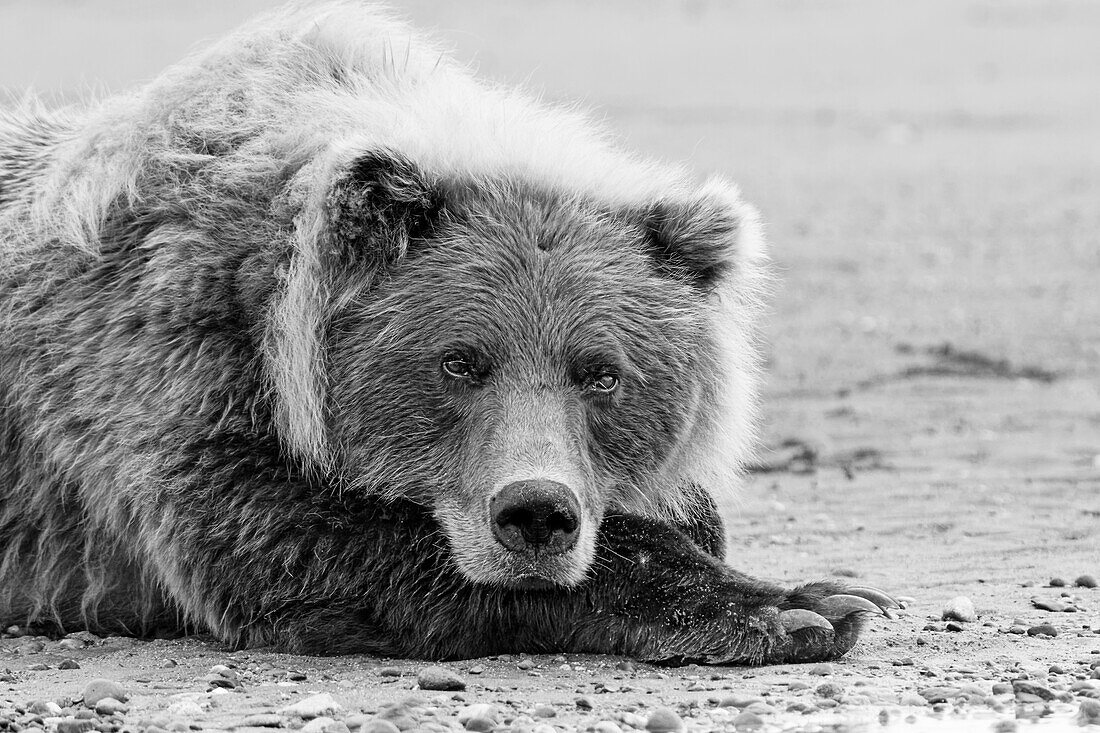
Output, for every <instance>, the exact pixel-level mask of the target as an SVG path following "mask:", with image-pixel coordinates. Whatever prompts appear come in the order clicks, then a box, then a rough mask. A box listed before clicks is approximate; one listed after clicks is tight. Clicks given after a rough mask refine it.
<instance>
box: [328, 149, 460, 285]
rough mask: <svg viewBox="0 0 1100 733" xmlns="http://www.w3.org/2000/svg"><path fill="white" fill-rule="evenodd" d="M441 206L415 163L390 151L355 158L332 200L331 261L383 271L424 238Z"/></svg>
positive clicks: (438, 197)
mask: <svg viewBox="0 0 1100 733" xmlns="http://www.w3.org/2000/svg"><path fill="white" fill-rule="evenodd" d="M442 206H443V198H442V194H441V192H440V191H439V190H438V189H437V188H436V187H435V186H433V185H432V183H430V182H429V181H428V179H427V177H426V176H425V175H424V173H423V172H422V171H421V170H420V169H419V167H417V166H416V165H415V164H414V163H413V162H412V161H410V160H409V159H407V158H406V157H404V156H403V155H400V154H398V153H395V152H392V151H384V150H379V151H372V152H370V153H367V154H365V155H363V156H361V157H359V158H357V159H356V160H355V161H354V162H353V163H352V164H351V165H350V166H349V167H348V169H347V170H346V172H345V173H344V174H343V175H342V176H341V177H340V178H339V179H338V180H337V182H336V183H335V185H334V186H333V188H332V192H331V194H330V195H329V216H330V222H331V231H330V237H331V239H330V241H331V249H330V251H329V253H328V254H329V256H330V257H332V258H333V259H334V260H335V261H337V262H339V263H342V266H343V267H347V268H356V267H359V266H364V267H367V268H370V269H382V268H384V267H386V266H389V265H391V264H393V263H395V262H397V261H399V260H400V259H402V258H403V257H404V256H405V255H406V254H407V253H408V249H409V243H410V241H413V240H415V239H418V238H422V237H426V236H428V235H429V234H430V233H431V230H432V228H433V227H434V226H435V221H436V219H437V217H438V216H439V213H440V211H441V209H442Z"/></svg>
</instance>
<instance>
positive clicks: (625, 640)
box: [262, 502, 897, 664]
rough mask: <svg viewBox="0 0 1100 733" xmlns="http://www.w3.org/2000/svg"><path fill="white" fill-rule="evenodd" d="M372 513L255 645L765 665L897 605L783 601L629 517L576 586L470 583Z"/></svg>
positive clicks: (837, 592) (404, 515)
mask: <svg viewBox="0 0 1100 733" xmlns="http://www.w3.org/2000/svg"><path fill="white" fill-rule="evenodd" d="M370 503H371V504H373V506H371V507H370V508H368V509H366V511H363V510H362V509H361V510H360V512H357V515H358V520H357V521H356V522H355V523H354V524H352V525H344V526H343V527H341V529H342V530H343V531H342V532H341V534H343V542H342V543H341V544H342V545H343V546H342V547H340V549H339V551H337V552H336V553H332V554H328V565H327V567H326V568H325V569H323V570H320V571H319V572H318V574H321V573H324V574H325V575H327V576H328V577H327V579H328V580H329V583H328V585H329V593H325V594H323V596H322V597H320V598H315V599H313V600H314V601H315V602H311V599H310V598H309V595H310V594H308V593H300V592H299V593H296V594H295V596H296V602H294V603H291V604H286V605H282V606H281V608H279V609H278V610H275V609H268V613H265V614H263V615H262V617H265V619H266V620H267V621H269V622H273V626H274V628H273V629H272V631H273V632H274V633H273V634H272V635H271V636H269V634H270V633H271V632H268V633H265V634H264V635H263V636H265V637H267V638H271V639H272V640H273V641H274V643H276V644H277V645H279V646H282V647H284V648H288V649H291V650H295V651H308V652H315V653H318V652H319V653H341V652H355V651H365V652H373V653H380V654H387V655H393V656H409V657H421V658H423V657H427V658H437V659H441V658H461V657H476V656H484V655H489V654H499V653H506V652H510V653H516V652H591V653H608V654H622V655H627V656H632V657H635V658H638V659H643V660H648V661H665V662H682V661H700V662H707V663H714V664H727V663H728V664H765V663H779V662H801V661H817V660H824V659H832V658H836V657H838V656H840V655H842V654H844V653H845V652H846V651H848V649H850V648H851V646H852V645H853V644H854V643H855V641H856V640H857V638H858V635H859V631H860V628H861V626H862V623H863V621H864V619H865V617H866V616H867V615H869V614H883V613H884V610H883V609H887V608H896V607H897V603H896V602H895V601H894V600H893V599H892V598H890V597H889V596H887V595H886V594H884V593H881V592H880V591H876V590H874V589H868V588H847V589H846V588H844V587H843V586H841V585H838V584H830V583H822V584H816V585H810V586H803V587H802V588H799V589H796V590H793V591H787V590H784V589H782V588H780V587H779V586H776V585H773V584H771V583H766V582H762V581H759V580H755V579H752V578H750V577H748V576H745V575H743V574H740V573H738V572H736V571H734V570H732V569H730V568H728V567H727V566H725V565H724V564H723V563H722V562H721V561H720V560H718V559H717V558H715V557H714V556H713V555H711V554H708V552H706V551H704V550H702V549H700V548H699V547H698V546H697V545H696V543H695V542H693V541H692V540H691V539H689V538H688V536H687V535H686V534H685V533H684V532H682V531H681V530H680V529H678V528H676V527H673V526H671V525H668V524H665V523H662V522H658V521H655V520H651V519H647V518H643V517H637V516H610V517H607V518H605V520H604V522H603V524H602V526H601V529H600V535H599V540H598V549H597V555H596V559H595V562H594V563H593V565H592V568H591V569H590V572H589V575H588V577H587V579H586V580H585V581H584V582H583V583H581V584H580V585H579V586H577V587H575V588H561V587H550V588H537V589H509V588H502V587H497V586H487V585H479V584H475V583H471V582H470V581H468V580H466V579H465V578H464V577H463V576H462V575H461V573H460V572H459V571H458V569H457V567H456V565H455V563H454V561H453V558H452V557H451V556H450V550H449V547H448V543H447V540H446V539H445V537H444V536H443V534H442V532H441V531H440V529H439V527H438V525H437V524H436V523H435V521H434V520H433V519H432V518H431V517H430V516H429V515H428V514H427V512H426V511H425V510H424V509H422V508H420V507H417V506H415V505H413V504H410V503H408V502H395V503H392V504H383V503H377V504H374V503H373V502H370ZM338 524H343V523H342V522H340V523H338ZM344 532H347V534H345V533H344ZM326 544H327V545H328V547H329V549H330V552H331V551H332V550H335V549H336V548H335V547H333V545H332V544H331V543H327V542H326ZM310 574H313V573H310ZM335 578H342V581H340V582H338V583H336V584H335V585H334V584H332V581H333V579H335ZM272 611H274V613H272ZM272 637H273V638H272Z"/></svg>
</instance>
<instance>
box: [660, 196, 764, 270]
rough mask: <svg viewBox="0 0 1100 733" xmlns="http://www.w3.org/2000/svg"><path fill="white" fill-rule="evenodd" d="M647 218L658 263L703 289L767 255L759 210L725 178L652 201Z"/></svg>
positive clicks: (661, 268) (752, 264) (663, 268)
mask: <svg viewBox="0 0 1100 733" xmlns="http://www.w3.org/2000/svg"><path fill="white" fill-rule="evenodd" d="M643 218H644V226H645V230H646V234H647V244H648V250H649V254H650V256H651V257H652V258H653V260H654V262H655V264H656V265H657V268H658V269H659V270H660V271H662V272H664V273H666V274H668V275H670V276H672V277H675V278H677V279H682V280H686V281H687V282H689V283H691V284H692V285H693V286H695V287H696V288H699V289H700V290H702V291H706V292H709V291H711V290H713V289H714V288H715V287H717V286H718V284H719V283H720V282H722V281H723V280H725V279H726V278H727V277H728V276H729V275H731V274H733V273H736V272H737V271H739V270H741V269H743V268H746V267H752V266H754V265H755V264H756V263H758V262H759V261H761V260H762V258H763V257H764V254H763V249H762V243H761V239H760V232H759V222H758V220H757V219H758V217H757V214H756V211H755V210H754V209H753V208H752V207H751V206H749V205H748V204H746V203H745V202H744V201H743V200H742V199H741V194H740V191H738V189H737V187H736V186H734V185H733V184H731V183H728V182H726V181H724V180H722V179H720V178H714V179H711V180H710V181H708V182H707V183H706V184H704V185H703V186H702V187H701V188H699V189H698V190H696V191H694V192H692V193H691V194H690V195H688V196H682V197H670V198H668V199H665V200H661V201H658V202H656V203H654V204H652V205H651V206H649V207H648V208H647V209H646V211H645V212H644V217H643Z"/></svg>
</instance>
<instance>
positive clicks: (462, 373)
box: [442, 354, 474, 379]
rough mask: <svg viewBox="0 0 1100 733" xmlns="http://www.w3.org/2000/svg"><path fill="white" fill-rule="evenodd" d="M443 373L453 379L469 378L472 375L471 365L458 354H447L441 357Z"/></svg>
mask: <svg viewBox="0 0 1100 733" xmlns="http://www.w3.org/2000/svg"><path fill="white" fill-rule="evenodd" d="M442 367H443V373H444V374H446V375H447V376H448V377H453V378H455V379H471V378H473V376H474V367H473V365H472V364H471V363H470V362H469V360H467V359H466V358H465V357H463V356H462V355H460V354H447V355H446V356H444V357H443V364H442Z"/></svg>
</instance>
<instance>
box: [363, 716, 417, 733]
mask: <svg viewBox="0 0 1100 733" xmlns="http://www.w3.org/2000/svg"><path fill="white" fill-rule="evenodd" d="M410 727H411V726H410ZM359 733H401V729H400V728H398V727H397V726H396V725H394V724H393V723H391V722H390V721H388V720H384V719H383V718H371V719H370V720H368V721H366V722H365V723H363V724H362V725H361V726H359Z"/></svg>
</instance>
